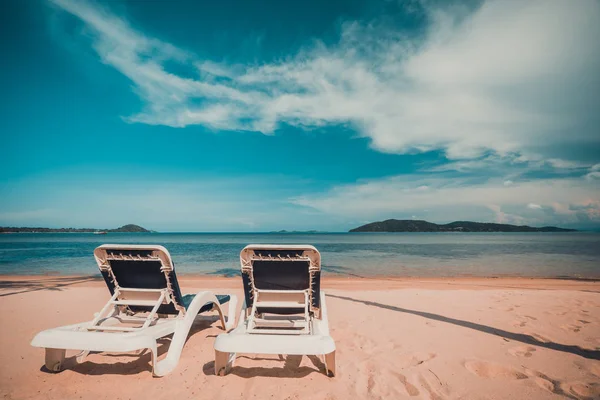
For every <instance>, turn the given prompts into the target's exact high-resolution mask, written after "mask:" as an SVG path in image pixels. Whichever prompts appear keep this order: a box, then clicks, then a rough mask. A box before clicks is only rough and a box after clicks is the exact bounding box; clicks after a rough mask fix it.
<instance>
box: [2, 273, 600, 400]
mask: <svg viewBox="0 0 600 400" xmlns="http://www.w3.org/2000/svg"><path fill="white" fill-rule="evenodd" d="M180 281H181V282H180V284H181V286H182V288H183V291H184V292H185V293H190V292H195V291H197V290H200V289H203V288H210V289H211V290H214V291H215V292H217V293H219V292H220V293H235V294H237V295H238V296H239V297H240V298H241V297H242V292H241V290H240V289H241V282H240V280H239V278H231V279H224V278H208V279H207V278H204V277H182V278H180ZM78 282H79V283H78ZM103 285H104V283H103V282H100V281H98V280H92V279H90V278H85V277H83V278H81V277H6V276H2V277H0V348H1V351H0V398H15V399H21V398H63V399H73V398H74V399H77V398H98V399H128V398H134V399H135V398H146V399H163V398H164V399H170V400H172V399H186V398H191V397H197V398H204V399H236V398H245V399H252V398H260V399H262V398H274V399H300V398H302V399H311V400H312V399H351V398H369V399H370V398H373V399H376V398H424V399H427V398H431V399H442V398H451V399H457V398H462V399H552V398H556V399H559V398H570V399H586V398H595V399H599V398H600V282H579V281H567V280H545V279H518V278H515V279H506V278H499V279H479V278H471V279H468V278H467V279H416V278H414V279H385V280H375V279H340V278H338V279H325V280H324V281H323V283H322V287H323V289H324V290H325V291H326V292H327V295H328V297H327V305H328V308H329V315H330V326H331V335H332V336H333V338H334V339H335V341H336V344H337V376H336V377H335V378H327V377H326V376H325V375H324V374H323V368H324V366H323V364H322V362H321V360H319V358H317V357H298V356H289V357H287V356H281V357H271V356H261V355H242V356H240V357H238V361H237V365H236V367H235V368H234V369H233V371H232V373H231V374H229V375H227V376H226V377H217V376H214V364H213V356H214V355H213V347H212V346H213V341H214V337H215V336H216V335H218V334H219V333H221V332H222V330H221V329H220V327H219V326H218V324H217V323H216V322H215V321H216V318H215V317H214V316H209V317H202V318H199V319H198V322H197V323H196V325H195V328H194V329H193V333H192V334H191V336H190V338H189V340H188V343H187V344H186V346H185V348H184V352H183V355H182V357H181V360H180V363H179V366H178V367H177V369H176V370H175V371H174V372H173V373H172V374H170V375H168V376H166V377H164V378H153V377H152V375H151V369H150V355H149V354H148V353H145V354H144V355H143V356H141V357H138V356H136V355H129V354H120V355H114V354H93V355H91V356H90V357H89V358H88V359H87V361H86V362H84V363H83V364H81V365H78V366H75V367H73V369H70V370H66V371H64V372H61V373H59V374H51V373H48V372H45V371H44V369H43V368H42V365H43V359H44V354H43V350H41V349H36V348H33V347H31V346H30V345H29V342H30V341H31V339H32V338H33V336H34V335H35V334H36V333H37V332H38V331H40V330H43V329H46V328H50V327H55V326H59V325H63V324H70V323H75V322H79V321H85V320H89V319H91V317H92V315H93V313H94V312H96V311H98V310H99V309H100V307H101V306H102V305H103V304H104V302H105V301H106V300H107V290H106V288H105V287H103ZM167 347H168V341H167V340H165V341H164V345H163V346H162V348H161V350H162V351H164V350H166V349H167Z"/></svg>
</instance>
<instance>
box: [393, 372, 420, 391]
mask: <svg viewBox="0 0 600 400" xmlns="http://www.w3.org/2000/svg"><path fill="white" fill-rule="evenodd" d="M393 374H394V375H395V376H396V378H398V380H399V381H400V383H402V386H404V390H406V393H408V395H409V396H411V397H412V396H418V395H419V394H420V392H419V389H417V387H416V386H415V385H413V384H412V383H410V382H409V381H408V380H407V379H406V376H404V375H402V374H400V373H397V372H394V373H393Z"/></svg>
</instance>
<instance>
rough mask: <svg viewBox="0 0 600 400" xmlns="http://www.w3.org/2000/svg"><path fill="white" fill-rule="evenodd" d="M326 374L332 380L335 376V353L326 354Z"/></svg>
mask: <svg viewBox="0 0 600 400" xmlns="http://www.w3.org/2000/svg"><path fill="white" fill-rule="evenodd" d="M325 373H326V374H327V376H328V377H330V378H331V377H334V376H335V351H332V352H331V353H329V354H325Z"/></svg>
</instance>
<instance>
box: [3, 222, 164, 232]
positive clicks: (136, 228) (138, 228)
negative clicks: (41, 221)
mask: <svg viewBox="0 0 600 400" xmlns="http://www.w3.org/2000/svg"><path fill="white" fill-rule="evenodd" d="M116 232H128V233H137V232H144V233H146V232H147V233H149V232H152V231H149V230H148V229H145V228H142V227H141V226H139V225H134V224H127V225H123V226H122V227H120V228H117V229H91V228H16V227H0V233H116Z"/></svg>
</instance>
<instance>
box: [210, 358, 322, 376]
mask: <svg viewBox="0 0 600 400" xmlns="http://www.w3.org/2000/svg"><path fill="white" fill-rule="evenodd" d="M302 357H303V356H298V355H288V356H286V357H284V356H283V355H281V354H280V355H279V361H283V365H282V366H281V367H240V366H235V367H233V368H230V370H229V372H228V373H227V375H236V376H239V377H241V378H253V377H256V376H260V377H269V378H302V377H305V376H307V375H309V374H312V373H324V372H325V364H323V362H322V361H321V360H320V359H319V357H317V356H307V357H308V359H309V360H310V362H311V363H312V364H313V366H314V368H311V367H309V366H302V367H301V366H300V363H301V362H302ZM242 358H245V359H248V360H252V361H274V359H273V358H264V357H248V356H244V355H238V356H237V359H238V360H239V359H242ZM202 371H203V372H204V374H205V375H214V374H215V362H214V361H210V362H207V363H206V364H204V366H203V367H202Z"/></svg>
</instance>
